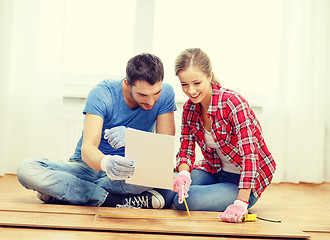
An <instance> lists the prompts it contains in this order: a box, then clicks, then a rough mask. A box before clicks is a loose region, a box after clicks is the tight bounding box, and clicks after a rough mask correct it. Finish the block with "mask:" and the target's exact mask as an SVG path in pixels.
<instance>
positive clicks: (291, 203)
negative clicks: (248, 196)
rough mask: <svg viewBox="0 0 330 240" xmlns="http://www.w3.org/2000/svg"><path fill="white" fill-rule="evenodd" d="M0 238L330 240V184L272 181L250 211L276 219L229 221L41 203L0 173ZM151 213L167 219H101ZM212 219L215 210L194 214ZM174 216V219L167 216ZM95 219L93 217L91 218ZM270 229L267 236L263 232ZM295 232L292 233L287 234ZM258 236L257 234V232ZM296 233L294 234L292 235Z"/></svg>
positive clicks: (170, 212) (163, 212)
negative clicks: (240, 222)
mask: <svg viewBox="0 0 330 240" xmlns="http://www.w3.org/2000/svg"><path fill="white" fill-rule="evenodd" d="M0 189H1V192H0V239H1V240H2V239H34V240H39V239H47V240H53V239H56V240H58V239H60V238H62V239H63V240H70V239H88V240H91V239H105V238H108V239H128V240H130V239H174V240H188V239H192V240H204V239H205V240H206V239H275V238H276V239H278V238H282V239H288V238H293V239H299V238H300V239H306V238H307V239H308V238H310V239H312V240H318V239H320V240H323V239H324V240H325V239H327V240H328V239H330V204H329V200H330V183H324V184H306V183H305V184H283V183H282V184H272V185H271V186H270V187H269V188H268V189H267V190H266V191H265V192H264V194H263V196H262V198H261V199H260V200H259V201H258V203H257V204H256V205H255V206H254V207H253V208H251V212H253V213H256V214H257V215H258V217H261V218H265V219H270V220H280V221H281V223H269V222H265V221H262V220H260V219H258V220H257V221H256V222H249V223H248V222H246V223H242V224H230V223H222V222H219V221H217V220H215V221H195V222H193V221H189V220H178V219H174V218H173V216H177V217H178V218H179V217H181V216H184V215H185V214H186V213H185V212H181V211H174V210H142V209H139V210H134V209H115V208H93V207H81V206H63V205H47V204H43V203H42V202H41V201H39V200H38V198H37V197H36V193H35V192H33V191H30V190H26V189H25V188H23V187H21V186H20V184H19V183H18V181H17V178H16V176H15V175H5V176H2V177H0ZM107 213H108V214H114V213H115V214H118V213H119V214H123V215H125V214H127V215H134V216H137V215H139V214H142V215H153V216H163V217H168V218H169V219H164V220H157V221H156V220H148V219H144V220H141V219H135V220H134V219H130V218H126V219H116V220H113V219H112V220H109V219H107V218H106V217H103V218H101V216H100V214H107ZM192 216H197V217H205V216H207V217H209V216H214V217H216V216H217V214H216V213H206V212H192ZM170 218H173V219H170ZM93 219H94V220H93ZM267 233H269V235H267ZM291 233H292V234H293V235H292V236H291V235H290V234H291ZM258 234H259V235H258ZM286 234H287V235H286ZM295 234H297V235H295Z"/></svg>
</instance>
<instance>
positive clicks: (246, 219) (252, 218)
mask: <svg viewBox="0 0 330 240" xmlns="http://www.w3.org/2000/svg"><path fill="white" fill-rule="evenodd" d="M96 217H99V218H131V219H173V220H175V219H179V220H183V219H188V220H213V221H214V220H219V218H214V217H212V218H210V217H191V216H190V217H189V216H186V217H177V216H142V215H118V214H99V215H96ZM254 221H257V214H254V213H249V214H247V215H246V216H245V217H244V218H243V222H254Z"/></svg>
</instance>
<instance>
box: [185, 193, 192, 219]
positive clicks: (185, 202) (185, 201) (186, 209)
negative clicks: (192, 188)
mask: <svg viewBox="0 0 330 240" xmlns="http://www.w3.org/2000/svg"><path fill="white" fill-rule="evenodd" d="M183 201H184V205H185V206H186V210H187V213H188V216H189V218H190V219H191V216H190V212H189V208H188V204H187V201H186V198H185V197H184V196H183Z"/></svg>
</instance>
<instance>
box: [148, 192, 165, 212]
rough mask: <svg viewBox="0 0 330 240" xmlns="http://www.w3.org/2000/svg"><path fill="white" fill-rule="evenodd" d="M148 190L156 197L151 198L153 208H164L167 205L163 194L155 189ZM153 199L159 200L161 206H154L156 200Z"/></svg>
mask: <svg viewBox="0 0 330 240" xmlns="http://www.w3.org/2000/svg"><path fill="white" fill-rule="evenodd" d="M148 192H150V193H151V194H152V195H153V197H155V198H152V199H151V200H152V208H154V209H162V208H163V207H164V206H165V199H164V198H163V196H162V195H161V194H160V193H159V192H157V191H155V190H148ZM153 200H158V204H159V207H157V208H156V207H154V204H153V202H154V201H153Z"/></svg>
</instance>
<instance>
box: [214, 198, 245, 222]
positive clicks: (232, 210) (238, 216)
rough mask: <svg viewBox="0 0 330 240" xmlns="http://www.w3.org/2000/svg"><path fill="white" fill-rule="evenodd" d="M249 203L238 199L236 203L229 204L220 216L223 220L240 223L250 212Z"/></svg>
mask: <svg viewBox="0 0 330 240" xmlns="http://www.w3.org/2000/svg"><path fill="white" fill-rule="evenodd" d="M248 205H249V204H248V203H246V202H244V201H242V200H236V201H235V202H234V204H231V205H229V206H228V207H227V208H226V210H225V211H224V212H223V213H222V214H220V215H219V216H218V218H221V219H222V221H225V222H234V223H240V222H242V221H243V218H244V217H245V216H246V214H248V210H247V208H248Z"/></svg>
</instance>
